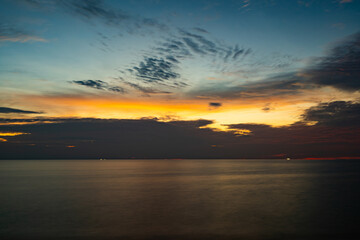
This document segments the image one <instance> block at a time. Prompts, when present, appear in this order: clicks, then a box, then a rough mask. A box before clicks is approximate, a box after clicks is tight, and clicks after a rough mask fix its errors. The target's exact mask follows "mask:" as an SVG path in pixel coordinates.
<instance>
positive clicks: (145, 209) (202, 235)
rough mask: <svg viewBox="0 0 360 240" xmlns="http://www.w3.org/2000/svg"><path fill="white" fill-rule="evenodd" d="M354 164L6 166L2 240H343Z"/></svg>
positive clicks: (352, 214)
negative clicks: (7, 239) (56, 239)
mask: <svg viewBox="0 0 360 240" xmlns="http://www.w3.org/2000/svg"><path fill="white" fill-rule="evenodd" d="M359 164H360V163H359V162H356V161H350V162H348V163H346V164H345V163H343V162H336V161H332V162H329V161H326V162H320V161H316V162H310V161H291V162H289V161H274V160H272V161H269V160H249V161H245V160H242V161H238V160H181V161H174V160H122V161H115V160H114V161H112V160H110V161H109V160H107V161H83V160H82V161H80V160H79V161H3V162H0V166H1V168H0V180H1V183H0V184H1V190H0V195H1V196H2V197H1V200H0V203H1V205H0V211H1V212H0V213H1V214H0V237H13V238H24V239H26V238H32V237H33V238H41V237H43V238H47V237H49V238H53V237H59V238H61V237H67V238H70V239H77V238H84V239H89V238H96V239H107V238H118V237H122V238H123V239H159V238H160V239H161V238H163V239H239V238H242V239H279V238H286V239H292V238H306V239H310V238H313V239H315V238H316V239H319V238H324V239H329V238H331V237H334V238H335V239H336V237H339V236H342V237H344V238H346V237H350V235H346V234H349V233H358V230H356V229H357V228H356V227H357V226H356V224H355V222H356V219H355V218H357V217H359V211H360V210H359V208H357V209H356V208H352V211H349V209H350V207H354V206H356V203H355V202H347V203H345V202H343V200H342V199H343V197H344V196H345V197H353V198H357V197H359V190H358V188H357V187H356V185H355V184H358V183H359V177H358V174H357V173H358V167H359ZM345 190H346V191H345ZM4 196H5V197H4ZM346 204H347V205H346ZM335 216H339V217H341V219H336V218H334V217H335ZM353 221H355V222H353Z"/></svg>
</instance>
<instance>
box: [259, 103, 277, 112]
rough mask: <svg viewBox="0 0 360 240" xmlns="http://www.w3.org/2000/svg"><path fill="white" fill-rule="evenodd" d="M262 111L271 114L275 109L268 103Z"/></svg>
mask: <svg viewBox="0 0 360 240" xmlns="http://www.w3.org/2000/svg"><path fill="white" fill-rule="evenodd" d="M261 110H263V111H264V112H270V111H271V110H274V108H273V107H271V103H266V104H265V106H264V107H263V108H262V109H261Z"/></svg>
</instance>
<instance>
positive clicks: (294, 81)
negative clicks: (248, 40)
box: [189, 33, 360, 98]
mask: <svg viewBox="0 0 360 240" xmlns="http://www.w3.org/2000/svg"><path fill="white" fill-rule="evenodd" d="M247 52H249V53H250V52H251V50H250V49H249V50H244V49H240V48H238V47H237V46H236V47H235V48H233V49H228V50H227V52H225V53H224V54H225V55H224V61H225V62H226V61H228V60H229V59H232V58H234V57H235V58H238V57H239V55H242V56H244V55H246V54H248V53H247ZM284 57H285V58H284V59H288V60H289V61H295V59H292V58H291V57H290V56H284ZM277 67H279V66H277ZM323 86H332V87H334V88H337V89H340V90H345V91H358V90H359V89H360V33H357V34H354V35H352V36H350V37H348V38H346V39H345V40H344V41H342V42H340V43H337V45H336V46H335V47H333V48H332V49H330V51H329V52H328V54H327V56H325V57H321V58H317V61H316V62H315V63H313V64H312V65H311V66H307V67H305V68H303V69H300V70H298V71H295V72H289V73H282V74H278V75H274V76H272V77H268V78H266V79H264V80H262V81H258V82H253V83H248V84H239V85H237V86H234V85H233V83H232V82H231V83H230V84H228V85H227V83H226V82H225V83H218V84H215V85H211V86H203V87H202V89H200V90H195V91H193V92H190V93H189V95H191V96H194V95H195V96H200V97H204V96H205V97H221V98H268V97H271V96H280V95H284V96H285V95H294V94H300V93H302V92H303V91H304V90H308V89H315V88H320V87H323Z"/></svg>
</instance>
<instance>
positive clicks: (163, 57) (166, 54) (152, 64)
mask: <svg viewBox="0 0 360 240" xmlns="http://www.w3.org/2000/svg"><path fill="white" fill-rule="evenodd" d="M197 32H200V33H205V32H204V31H199V30H198V29H197ZM207 35H208V34H207ZM170 36H171V37H167V38H164V39H163V40H162V41H160V42H158V43H156V46H155V47H154V48H153V49H152V50H151V51H149V52H147V53H146V54H145V55H144V56H143V61H141V62H139V63H138V64H137V65H135V66H133V67H131V68H130V69H128V72H129V73H130V74H133V75H135V76H136V77H137V78H138V79H139V80H143V81H144V82H147V83H160V82H162V83H163V84H165V82H166V84H167V85H170V86H171V85H175V86H176V87H185V86H187V84H186V83H185V82H184V81H183V80H182V81H180V82H179V81H177V79H179V78H180V77H181V75H180V73H179V72H178V71H179V70H180V69H181V68H180V66H181V65H182V64H183V63H184V62H185V61H187V60H190V59H192V60H193V59H204V60H205V61H204V62H208V63H209V64H212V65H213V64H214V62H217V63H219V62H222V67H221V68H224V67H227V66H229V64H226V62H227V61H228V60H229V59H231V61H232V63H233V64H236V63H238V62H241V61H242V60H243V58H244V57H246V56H247V55H249V54H250V53H251V52H252V50H251V49H250V48H239V47H238V45H236V46H235V47H230V46H226V45H224V44H220V43H218V41H216V40H212V39H210V38H209V37H208V36H203V35H200V34H195V33H193V32H190V31H186V30H184V29H178V31H177V33H175V34H174V35H170ZM220 64H221V63H220ZM176 81H177V82H176Z"/></svg>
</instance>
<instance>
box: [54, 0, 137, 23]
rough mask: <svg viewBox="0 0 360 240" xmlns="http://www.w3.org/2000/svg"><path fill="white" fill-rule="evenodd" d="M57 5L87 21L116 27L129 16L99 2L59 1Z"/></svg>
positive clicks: (96, 0)
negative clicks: (96, 21)
mask: <svg viewBox="0 0 360 240" xmlns="http://www.w3.org/2000/svg"><path fill="white" fill-rule="evenodd" d="M59 4H60V5H62V6H64V7H65V8H67V9H69V10H71V12H72V13H73V14H76V15H79V16H81V17H83V18H85V19H87V20H91V19H99V20H101V21H103V22H104V23H106V24H108V25H118V24H120V23H121V22H123V21H124V20H127V19H129V18H130V16H129V15H128V14H126V13H124V12H123V11H121V10H114V9H111V8H108V7H106V6H105V4H104V2H103V1H101V0H87V1H76V0H61V1H59Z"/></svg>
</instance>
